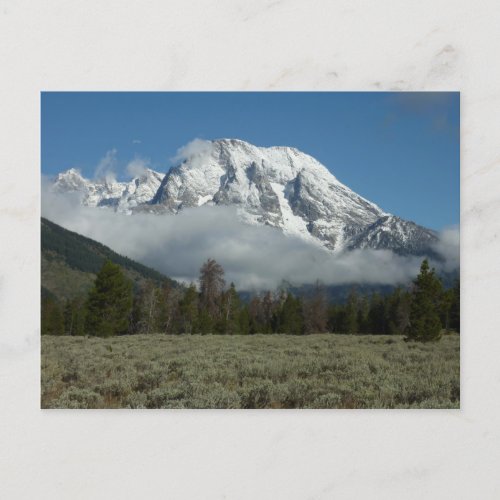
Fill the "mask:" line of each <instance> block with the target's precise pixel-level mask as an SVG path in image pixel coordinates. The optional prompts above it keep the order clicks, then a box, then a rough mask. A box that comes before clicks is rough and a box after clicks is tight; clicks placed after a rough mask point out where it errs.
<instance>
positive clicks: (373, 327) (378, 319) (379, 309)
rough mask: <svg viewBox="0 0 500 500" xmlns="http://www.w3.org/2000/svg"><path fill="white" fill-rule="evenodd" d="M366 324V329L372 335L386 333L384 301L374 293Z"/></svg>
mask: <svg viewBox="0 0 500 500" xmlns="http://www.w3.org/2000/svg"><path fill="white" fill-rule="evenodd" d="M368 324H369V327H368V329H369V331H370V333H371V334H372V335H377V334H378V335H384V334H385V333H386V332H387V314H386V306H385V301H384V298H383V297H382V296H381V295H380V294H379V293H374V294H373V295H372V296H371V299H370V310H369V312H368Z"/></svg>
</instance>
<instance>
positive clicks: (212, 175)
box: [54, 139, 437, 255]
mask: <svg viewBox="0 0 500 500" xmlns="http://www.w3.org/2000/svg"><path fill="white" fill-rule="evenodd" d="M200 142H201V141H200ZM186 156H187V157H186V158H185V159H184V161H182V163H181V164H180V165H177V166H175V167H172V168H171V169H170V170H169V171H168V173H167V174H166V175H162V174H159V173H158V172H154V171H152V170H146V171H145V174H144V175H142V176H140V177H137V178H135V179H133V180H132V181H130V182H128V183H119V182H112V183H109V182H106V181H100V182H91V181H88V180H86V179H84V178H83V177H81V175H80V174H79V173H78V172H77V171H75V170H74V169H71V170H68V171H67V172H65V173H62V174H59V176H58V177H57V179H56V181H55V183H54V189H56V190H57V191H59V192H65V191H77V192H81V193H83V198H82V203H83V204H84V205H88V206H98V207H103V206H112V207H114V208H115V210H119V211H125V212H127V213H129V212H132V213H133V212H151V213H164V212H166V213H170V214H177V213H178V212H179V211H182V210H183V209H185V208H188V207H200V206H202V205H205V204H213V205H228V206H235V207H236V208H237V211H238V214H239V216H240V218H241V220H242V221H243V222H245V223H249V224H265V225H269V226H273V227H276V228H279V229H281V230H282V231H283V232H284V233H285V234H288V235H295V236H299V237H301V238H302V239H304V240H306V241H308V242H310V243H313V244H315V245H321V246H323V247H325V248H327V249H329V250H333V251H341V250H352V249H357V248H373V249H390V250H394V251H395V252H397V253H400V254H418V255H421V254H424V253H425V252H427V251H428V250H429V249H430V248H431V247H432V245H433V243H435V241H436V240H437V236H436V234H435V233H434V232H433V231H430V230H428V229H426V228H423V227H421V226H418V225H417V224H414V223H413V222H409V221H404V220H402V219H399V218H398V217H395V216H392V215H391V214H388V213H386V212H384V211H383V210H382V209H381V208H379V207H378V206H377V205H375V204H374V203H372V202H370V201H368V200H366V199H365V198H363V197H361V196H360V195H358V194H357V193H355V192H354V191H352V190H351V189H349V188H348V187H347V186H345V185H344V184H342V183H341V182H340V181H338V180H337V178H336V177H335V176H334V175H333V174H332V173H331V172H330V171H329V170H328V169H327V168H326V167H325V166H324V165H322V164H321V163H319V162H318V161H317V160H316V159H314V158H313V157H311V156H309V155H307V154H305V153H302V152H301V151H299V150H297V149H295V148H291V147H282V146H276V147H257V146H254V145H252V144H249V143H247V142H244V141H241V140H237V139H219V140H215V141H211V142H209V141H205V142H203V144H202V147H197V148H196V150H195V151H193V152H192V154H188V155H186ZM428 253H429V252H428Z"/></svg>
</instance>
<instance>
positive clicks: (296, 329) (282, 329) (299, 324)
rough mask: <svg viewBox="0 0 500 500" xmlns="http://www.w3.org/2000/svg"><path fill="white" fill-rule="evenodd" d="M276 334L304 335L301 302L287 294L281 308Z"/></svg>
mask: <svg viewBox="0 0 500 500" xmlns="http://www.w3.org/2000/svg"><path fill="white" fill-rule="evenodd" d="M277 331H278V333H287V334H291V335H302V334H303V333H304V315H303V308H302V301H301V300H300V299H299V298H295V297H294V296H293V295H292V294H291V293H288V294H287V296H286V299H285V302H284V303H283V305H282V306H281V312H280V315H279V324H278V329H277Z"/></svg>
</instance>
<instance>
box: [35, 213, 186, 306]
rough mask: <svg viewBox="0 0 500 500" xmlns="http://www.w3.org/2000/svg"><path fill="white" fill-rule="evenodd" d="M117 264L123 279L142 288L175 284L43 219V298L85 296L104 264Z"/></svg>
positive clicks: (63, 298) (148, 268)
mask: <svg viewBox="0 0 500 500" xmlns="http://www.w3.org/2000/svg"><path fill="white" fill-rule="evenodd" d="M106 260H110V261H111V262H113V263H115V264H118V265H119V266H120V267H121V268H122V269H123V271H124V272H125V274H126V276H127V277H128V278H129V279H131V280H132V282H133V283H135V285H136V286H140V285H142V284H143V283H144V282H145V281H152V282H154V283H157V284H161V283H164V282H165V281H167V282H169V284H170V285H171V286H173V287H175V286H177V283H176V282H175V281H173V280H170V279H169V278H167V277H166V276H164V275H163V274H161V273H159V272H158V271H155V270H154V269H151V268H150V267H147V266H144V265H142V264H139V263H138V262H135V261H133V260H132V259H129V258H127V257H124V256H123V255H120V254H118V253H116V252H114V251H113V250H111V249H110V248H108V247H107V246H105V245H102V244H101V243H98V242H97V241H94V240H92V239H90V238H86V237H85V236H82V235H80V234H77V233H74V232H72V231H68V230H67V229H64V228H63V227H61V226H59V225H57V224H54V223H53V222H51V221H49V220H48V219H45V218H43V217H42V221H41V267H42V295H43V296H47V295H48V296H55V297H56V298H57V299H59V300H61V301H64V300H66V299H73V298H75V297H77V296H80V295H84V294H86V293H87V292H88V291H89V289H90V288H91V287H92V285H93V283H94V280H95V277H96V275H97V273H98V272H99V270H100V269H101V268H102V266H103V264H104V262H105V261H106Z"/></svg>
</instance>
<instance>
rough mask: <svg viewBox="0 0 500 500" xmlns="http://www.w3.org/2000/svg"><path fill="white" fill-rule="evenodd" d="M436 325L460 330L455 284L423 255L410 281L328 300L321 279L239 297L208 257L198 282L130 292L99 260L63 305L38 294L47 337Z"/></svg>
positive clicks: (426, 335)
mask: <svg viewBox="0 0 500 500" xmlns="http://www.w3.org/2000/svg"><path fill="white" fill-rule="evenodd" d="M442 330H454V331H457V332H459V331H460V283H459V281H458V280H457V282H456V283H455V285H454V286H453V287H452V288H450V289H445V288H444V287H443V285H442V283H441V281H440V279H439V278H438V276H437V275H436V273H435V271H434V269H430V267H429V263H428V261H427V260H424V261H423V262H422V266H421V268H420V273H419V275H418V276H417V278H416V279H415V280H414V282H413V284H412V286H410V287H407V288H403V287H398V288H396V289H395V290H394V291H393V292H392V293H390V294H388V295H380V294H378V293H374V294H371V295H369V296H367V295H361V294H359V293H358V292H357V291H356V289H355V288H353V289H352V290H351V292H350V294H349V297H348V299H347V301H346V303H345V304H336V303H328V301H327V298H326V293H325V289H324V286H323V285H322V284H321V283H320V282H317V283H316V286H315V288H314V291H313V292H312V293H311V294H310V295H309V296H308V297H298V296H294V295H293V294H292V293H290V292H289V291H285V290H278V291H274V292H271V291H267V292H263V293H261V294H258V295H255V296H254V297H252V298H251V300H250V301H249V302H248V303H244V302H243V301H242V300H241V298H240V295H239V294H238V292H237V290H236V288H235V286H234V284H233V283H231V284H230V285H229V286H226V281H225V278H224V270H223V268H222V267H221V265H220V264H218V263H217V262H216V261H215V260H214V259H208V260H207V261H206V262H205V263H204V264H203V265H202V267H201V269H200V277H199V283H198V287H197V286H196V285H195V284H194V283H193V284H191V285H189V286H188V287H185V288H179V287H177V288H174V287H173V286H172V284H171V282H168V281H165V282H164V283H163V284H161V285H158V284H157V283H155V282H154V281H153V280H150V281H147V282H146V283H145V285H143V286H142V287H141V288H140V289H139V290H138V291H137V292H134V290H133V287H132V283H131V281H130V280H129V279H127V278H126V276H125V275H124V274H123V272H122V270H121V268H120V266H118V265H116V264H113V263H112V262H111V261H106V262H105V263H104V265H103V266H102V268H101V270H100V271H99V273H98V274H97V277H96V280H95V283H94V286H93V288H92V289H91V290H90V291H89V293H88V295H87V296H86V297H80V298H77V299H73V300H68V301H67V302H66V303H65V304H64V305H61V304H59V303H58V302H57V301H56V300H55V299H54V298H52V297H50V296H44V297H42V325H41V332H42V334H50V335H96V336H102V337H108V336H113V335H125V334H148V333H165V334H181V333H186V334H226V335H249V334H250V335H251V334H257V333H265V334H271V333H283V334H293V335H304V334H310V333H326V332H330V333H345V334H388V335H406V336H407V338H408V339H414V340H420V341H427V340H434V339H437V338H439V336H440V334H441V331H442Z"/></svg>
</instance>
